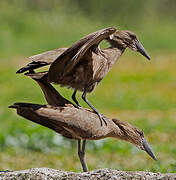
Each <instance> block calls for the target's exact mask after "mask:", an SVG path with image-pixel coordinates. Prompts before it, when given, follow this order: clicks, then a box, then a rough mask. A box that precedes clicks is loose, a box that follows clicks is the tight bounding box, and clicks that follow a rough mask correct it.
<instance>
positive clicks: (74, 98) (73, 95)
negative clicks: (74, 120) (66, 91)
mask: <svg viewBox="0 0 176 180" xmlns="http://www.w3.org/2000/svg"><path fill="white" fill-rule="evenodd" d="M76 92H77V90H76V89H75V90H74V92H73V94H72V99H73V101H74V102H75V103H76V105H77V106H78V107H81V105H80V104H79V102H78V101H77V99H76Z"/></svg>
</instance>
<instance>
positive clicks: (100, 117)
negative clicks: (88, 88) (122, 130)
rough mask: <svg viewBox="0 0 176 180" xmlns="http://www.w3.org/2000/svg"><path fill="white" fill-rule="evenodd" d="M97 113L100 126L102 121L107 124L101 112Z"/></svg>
mask: <svg viewBox="0 0 176 180" xmlns="http://www.w3.org/2000/svg"><path fill="white" fill-rule="evenodd" d="M96 113H97V112H96ZM97 115H98V117H99V119H100V123H101V126H103V122H104V123H105V125H106V126H107V122H106V120H105V118H104V116H103V115H102V114H100V113H97Z"/></svg>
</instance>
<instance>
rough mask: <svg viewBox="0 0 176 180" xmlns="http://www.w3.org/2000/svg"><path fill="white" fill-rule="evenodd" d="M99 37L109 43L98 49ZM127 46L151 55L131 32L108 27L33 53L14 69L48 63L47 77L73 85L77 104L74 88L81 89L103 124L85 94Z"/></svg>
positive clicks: (28, 69)
mask: <svg viewBox="0 0 176 180" xmlns="http://www.w3.org/2000/svg"><path fill="white" fill-rule="evenodd" d="M102 40H106V41H107V42H108V43H109V44H110V47H109V48H105V49H100V47H99V44H100V42H101V41H102ZM127 47H128V48H130V49H131V50H133V51H137V52H140V53H141V54H142V55H143V56H145V57H146V58H147V59H150V56H149V55H148V54H147V52H146V51H145V49H144V47H143V46H142V44H141V43H140V41H139V40H138V38H137V36H136V35H135V34H134V33H133V32H131V31H123V30H121V31H120V30H117V29H115V28H113V27H110V28H106V29H102V30H100V31H97V32H94V33H92V34H90V35H88V36H86V37H84V38H82V39H80V40H79V41H77V42H76V43H75V44H73V45H72V46H71V47H70V48H68V49H66V48H60V49H55V50H52V51H48V52H44V53H42V54H38V55H35V56H32V57H30V59H31V60H32V62H31V63H29V64H27V65H26V66H25V67H23V68H21V69H20V70H18V71H17V73H23V72H25V71H29V72H30V73H32V72H34V69H36V68H39V67H42V66H45V65H48V64H51V66H50V68H49V73H48V81H49V82H54V83H57V84H60V85H61V86H66V87H71V88H73V89H74V93H73V95H72V99H73V101H74V102H75V103H76V104H77V105H78V106H80V105H79V103H78V101H77V99H76V92H77V90H79V91H83V94H82V99H83V100H84V101H85V102H86V103H87V104H88V105H89V106H90V107H91V108H92V109H93V110H94V111H95V113H96V114H97V115H98V116H99V118H100V120H101V124H102V120H103V121H104V122H105V124H106V121H105V120H104V118H103V116H102V115H101V114H100V113H99V112H98V111H97V110H96V109H95V107H94V106H93V105H92V104H91V103H90V102H89V101H88V100H87V98H86V94H87V93H88V92H89V93H90V92H92V91H93V89H94V88H95V87H96V86H97V85H98V84H99V82H100V81H101V80H102V79H103V78H104V77H105V75H106V74H107V73H108V72H109V71H110V69H111V68H112V66H113V65H114V63H115V62H116V61H117V60H118V58H119V57H120V56H121V55H122V54H123V52H124V51H125V49H126V48H127Z"/></svg>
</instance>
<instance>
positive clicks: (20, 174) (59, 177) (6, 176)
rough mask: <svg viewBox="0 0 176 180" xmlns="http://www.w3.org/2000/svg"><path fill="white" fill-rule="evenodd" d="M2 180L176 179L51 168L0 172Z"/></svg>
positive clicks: (157, 175) (155, 175)
mask: <svg viewBox="0 0 176 180" xmlns="http://www.w3.org/2000/svg"><path fill="white" fill-rule="evenodd" d="M0 179H2V180H12V179H13V180H14V179H15V180H43V179H44V180H81V179H85V180H100V179H101V180H107V179H108V180H120V179H123V180H124V179H130V180H132V179H135V180H136V179H141V180H143V179H152V180H155V179H163V180H167V179H169V180H172V179H176V174H175V173H167V174H161V173H152V172H142V171H137V172H126V171H118V170H113V169H99V170H94V171H90V172H83V173H75V172H66V171H60V170H55V169H49V168H33V169H27V170H22V171H9V172H0Z"/></svg>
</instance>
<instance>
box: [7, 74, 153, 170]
mask: <svg viewBox="0 0 176 180" xmlns="http://www.w3.org/2000/svg"><path fill="white" fill-rule="evenodd" d="M28 76H30V77H31V78H33V79H34V80H36V81H37V83H38V84H39V85H40V87H41V89H42V91H43V93H44V95H45V99H46V101H47V102H48V104H49V105H40V104H30V103H14V104H13V105H12V106H9V107H10V108H15V109H17V114H18V115H20V116H22V117H24V118H26V119H29V120H31V121H33V122H35V123H38V124H41V125H43V126H46V127H48V128H50V129H52V130H54V131H56V132H57V133H60V134H61V135H62V136H64V137H67V138H71V139H76V140H78V155H79V159H80V162H81V164H82V168H83V171H88V168H87V165H86V161H85V158H84V156H85V145H86V140H98V139H103V138H107V137H113V138H117V139H121V140H124V141H128V142H130V143H132V144H133V145H135V146H136V147H137V148H139V149H141V150H144V151H146V152H147V153H148V154H149V155H150V156H151V157H152V158H153V159H154V160H156V157H155V155H154V154H153V152H152V150H151V148H150V146H149V144H148V143H147V141H146V139H145V137H144V133H143V132H142V131H141V130H140V129H138V128H136V127H135V126H132V125H131V124H129V123H127V122H123V121H121V120H118V119H110V118H107V117H104V118H105V120H106V122H107V126H101V125H100V123H99V118H98V116H97V115H96V113H94V112H92V111H90V110H88V109H85V108H82V107H80V108H76V107H75V106H74V105H73V104H72V103H71V102H69V101H68V100H66V99H65V98H63V97H62V96H61V95H60V94H59V92H57V91H56V90H55V89H54V87H53V86H52V85H51V84H49V83H47V81H46V78H47V77H46V73H36V74H29V75H28ZM81 141H83V142H82V143H81Z"/></svg>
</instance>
